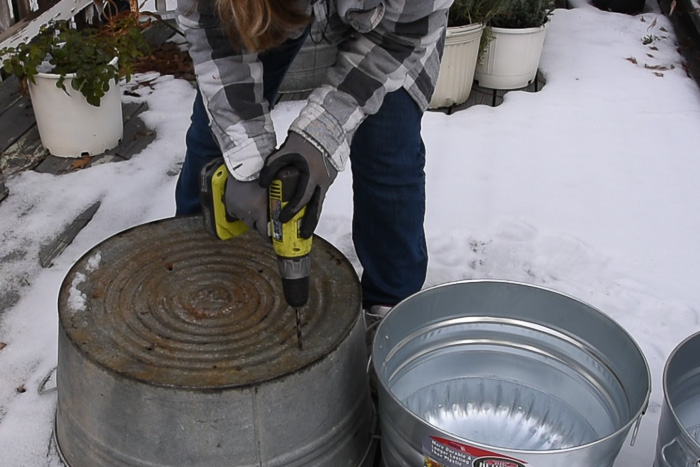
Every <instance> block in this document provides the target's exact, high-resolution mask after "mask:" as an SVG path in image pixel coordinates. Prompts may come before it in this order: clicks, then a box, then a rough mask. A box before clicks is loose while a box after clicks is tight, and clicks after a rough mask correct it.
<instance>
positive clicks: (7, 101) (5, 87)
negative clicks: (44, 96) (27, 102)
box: [0, 76, 22, 115]
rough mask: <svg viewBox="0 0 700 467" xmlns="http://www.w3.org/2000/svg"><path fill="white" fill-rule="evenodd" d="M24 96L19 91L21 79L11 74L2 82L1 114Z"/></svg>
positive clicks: (0, 90)
mask: <svg viewBox="0 0 700 467" xmlns="http://www.w3.org/2000/svg"><path fill="white" fill-rule="evenodd" d="M21 98H22V93H21V92H20V91H19V80H18V79H17V77H16V76H10V77H8V78H7V79H5V80H4V81H3V82H2V84H0V115H2V114H3V113H5V111H6V110H7V109H8V107H10V106H12V105H14V104H15V103H16V102H17V101H18V100H20V99H21Z"/></svg>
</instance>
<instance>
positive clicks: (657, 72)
mask: <svg viewBox="0 0 700 467" xmlns="http://www.w3.org/2000/svg"><path fill="white" fill-rule="evenodd" d="M654 74H655V75H656V76H658V77H659V78H663V77H664V74H663V73H661V72H660V71H655V72H654Z"/></svg>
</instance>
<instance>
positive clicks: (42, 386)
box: [36, 367, 57, 396]
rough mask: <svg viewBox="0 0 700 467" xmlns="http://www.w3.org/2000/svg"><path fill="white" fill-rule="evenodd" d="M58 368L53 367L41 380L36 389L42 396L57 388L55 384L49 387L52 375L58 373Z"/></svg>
mask: <svg viewBox="0 0 700 467" xmlns="http://www.w3.org/2000/svg"><path fill="white" fill-rule="evenodd" d="M56 368H57V367H53V368H52V369H51V371H49V373H48V374H47V375H46V376H44V379H42V380H41V383H39V387H38V388H37V390H36V391H37V392H38V393H39V395H40V396H43V395H45V394H48V393H50V392H53V391H55V390H56V385H55V384H54V385H53V386H50V387H48V384H49V381H50V380H51V377H52V376H53V375H54V374H55V373H56Z"/></svg>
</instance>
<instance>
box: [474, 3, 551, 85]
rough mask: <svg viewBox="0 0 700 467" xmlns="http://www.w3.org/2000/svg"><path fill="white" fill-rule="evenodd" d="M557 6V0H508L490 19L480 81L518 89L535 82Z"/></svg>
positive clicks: (478, 70)
mask: <svg viewBox="0 0 700 467" xmlns="http://www.w3.org/2000/svg"><path fill="white" fill-rule="evenodd" d="M554 8H555V4H554V0H508V5H507V8H506V9H505V11H501V12H499V13H497V14H495V15H493V16H492V17H491V18H490V19H489V22H488V25H487V27H486V30H487V36H488V42H487V43H486V44H485V45H484V50H483V54H482V56H481V57H480V58H479V62H478V63H477V65H476V71H475V73H474V79H475V81H476V83H477V84H478V85H479V86H482V87H486V88H490V89H518V88H523V87H525V86H527V85H528V84H529V83H531V82H532V81H533V80H534V79H535V78H536V76H537V68H538V67H539V63H540V57H541V55H542V47H543V45H544V38H545V32H546V26H547V24H548V22H549V19H550V17H551V14H552V12H553V11H554ZM485 34H486V33H485Z"/></svg>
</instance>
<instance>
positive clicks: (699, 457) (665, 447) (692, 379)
mask: <svg viewBox="0 0 700 467" xmlns="http://www.w3.org/2000/svg"><path fill="white" fill-rule="evenodd" d="M663 382H664V405H663V408H662V409H661V419H660V420H659V433H658V437H657V441H656V461H655V463H654V466H655V467H700V332H699V333H697V334H693V335H692V336H690V337H688V338H687V339H685V340H684V341H683V342H681V343H680V344H678V346H677V347H676V348H675V349H674V350H673V352H672V353H671V356H670V357H669V358H668V360H667V362H666V367H665V368H664V380H663Z"/></svg>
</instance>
